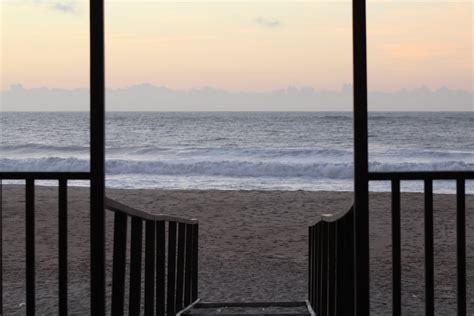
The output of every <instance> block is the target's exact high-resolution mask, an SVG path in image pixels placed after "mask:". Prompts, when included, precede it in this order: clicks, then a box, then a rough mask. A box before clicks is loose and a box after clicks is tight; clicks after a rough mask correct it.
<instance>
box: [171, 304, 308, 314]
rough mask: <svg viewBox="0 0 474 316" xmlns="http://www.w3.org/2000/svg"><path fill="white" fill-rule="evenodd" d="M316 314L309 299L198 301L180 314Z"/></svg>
mask: <svg viewBox="0 0 474 316" xmlns="http://www.w3.org/2000/svg"><path fill="white" fill-rule="evenodd" d="M185 315H194V316H215V315H225V316H314V315H315V314H314V312H313V310H312V308H311V306H310V305H309V303H308V302H307V301H302V302H252V303H207V302H201V301H197V302H195V303H194V304H193V305H191V306H190V307H189V308H188V309H186V310H183V311H182V312H181V313H179V314H178V316H185Z"/></svg>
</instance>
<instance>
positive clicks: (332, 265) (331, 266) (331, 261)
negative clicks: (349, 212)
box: [328, 222, 336, 315]
mask: <svg viewBox="0 0 474 316" xmlns="http://www.w3.org/2000/svg"><path fill="white" fill-rule="evenodd" d="M335 298H336V225H335V223H333V222H331V223H328V315H335V307H336V301H335Z"/></svg>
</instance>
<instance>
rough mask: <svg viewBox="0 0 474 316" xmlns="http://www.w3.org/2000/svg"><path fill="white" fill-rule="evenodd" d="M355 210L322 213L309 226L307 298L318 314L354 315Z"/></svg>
mask: <svg viewBox="0 0 474 316" xmlns="http://www.w3.org/2000/svg"><path fill="white" fill-rule="evenodd" d="M353 227H354V212H353V208H352V207H351V208H350V209H349V210H348V211H346V212H342V213H339V214H335V215H322V216H321V217H320V218H319V219H318V220H317V222H316V224H314V225H313V226H310V227H309V252H308V253H309V282H308V301H309V302H310V304H311V306H312V308H313V309H314V311H315V312H316V314H317V315H351V314H353V306H354V269H353V265H352V264H351V263H352V262H353V261H354V239H353Z"/></svg>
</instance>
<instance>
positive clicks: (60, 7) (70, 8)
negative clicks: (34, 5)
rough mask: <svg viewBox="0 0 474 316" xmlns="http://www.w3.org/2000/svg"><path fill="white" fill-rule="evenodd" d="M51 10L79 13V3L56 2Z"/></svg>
mask: <svg viewBox="0 0 474 316" xmlns="http://www.w3.org/2000/svg"><path fill="white" fill-rule="evenodd" d="M51 9H53V10H56V11H60V12H64V13H77V12H78V8H77V2H75V1H71V0H70V1H56V2H54V3H53V4H52V5H51Z"/></svg>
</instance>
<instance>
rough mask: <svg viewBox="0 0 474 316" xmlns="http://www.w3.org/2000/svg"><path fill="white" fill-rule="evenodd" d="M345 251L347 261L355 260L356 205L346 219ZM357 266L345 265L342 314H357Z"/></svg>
mask: <svg viewBox="0 0 474 316" xmlns="http://www.w3.org/2000/svg"><path fill="white" fill-rule="evenodd" d="M344 253H345V258H347V262H354V256H355V252H354V207H352V208H351V209H350V211H349V213H348V214H347V215H346V216H345V219H344ZM354 273H355V267H354V266H353V265H351V264H347V265H345V267H344V284H345V287H344V304H343V305H342V306H343V313H342V315H355V310H354V303H355V301H354V300H355V284H354Z"/></svg>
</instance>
